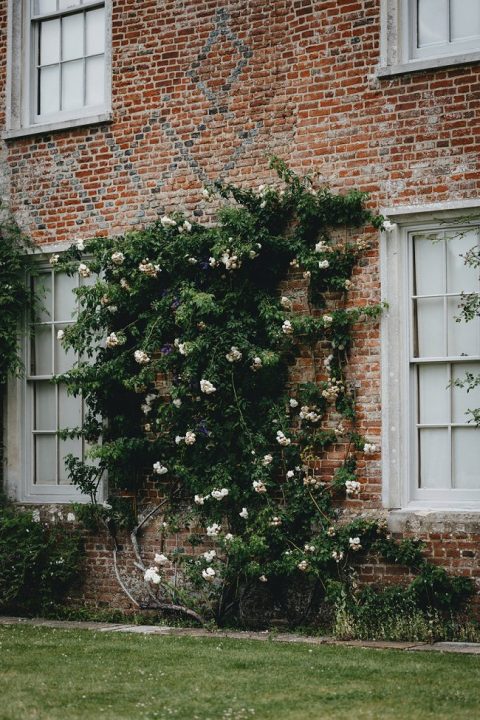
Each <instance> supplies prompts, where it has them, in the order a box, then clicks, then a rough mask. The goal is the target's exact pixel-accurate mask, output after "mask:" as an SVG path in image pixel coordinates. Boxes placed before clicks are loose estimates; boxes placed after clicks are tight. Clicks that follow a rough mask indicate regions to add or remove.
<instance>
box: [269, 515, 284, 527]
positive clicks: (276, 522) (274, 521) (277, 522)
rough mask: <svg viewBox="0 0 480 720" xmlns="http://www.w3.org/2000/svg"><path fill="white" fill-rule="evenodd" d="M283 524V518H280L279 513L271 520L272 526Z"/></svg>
mask: <svg viewBox="0 0 480 720" xmlns="http://www.w3.org/2000/svg"><path fill="white" fill-rule="evenodd" d="M281 524H282V518H279V517H278V516H277V515H275V516H274V517H273V518H272V519H271V520H270V522H269V525H270V526H271V527H280V525H281Z"/></svg>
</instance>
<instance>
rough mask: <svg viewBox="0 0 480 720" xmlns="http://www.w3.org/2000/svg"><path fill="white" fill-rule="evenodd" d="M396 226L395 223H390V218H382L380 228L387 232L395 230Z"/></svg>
mask: <svg viewBox="0 0 480 720" xmlns="http://www.w3.org/2000/svg"><path fill="white" fill-rule="evenodd" d="M396 227H397V224H396V223H392V222H391V221H390V220H384V221H383V225H382V230H385V232H387V233H391V232H393V231H394V230H395V228H396Z"/></svg>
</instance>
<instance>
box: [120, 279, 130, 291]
mask: <svg viewBox="0 0 480 720" xmlns="http://www.w3.org/2000/svg"><path fill="white" fill-rule="evenodd" d="M120 287H121V288H122V289H123V290H130V285H129V284H128V280H127V279H126V278H120Z"/></svg>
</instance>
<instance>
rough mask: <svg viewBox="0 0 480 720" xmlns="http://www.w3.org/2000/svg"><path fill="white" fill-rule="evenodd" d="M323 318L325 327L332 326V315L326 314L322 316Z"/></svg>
mask: <svg viewBox="0 0 480 720" xmlns="http://www.w3.org/2000/svg"><path fill="white" fill-rule="evenodd" d="M322 320H323V327H326V328H327V327H330V325H331V324H332V323H333V317H332V316H331V315H324V316H323V317H322Z"/></svg>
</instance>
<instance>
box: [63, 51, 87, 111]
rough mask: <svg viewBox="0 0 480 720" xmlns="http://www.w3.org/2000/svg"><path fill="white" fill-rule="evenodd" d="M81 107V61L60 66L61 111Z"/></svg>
mask: <svg viewBox="0 0 480 720" xmlns="http://www.w3.org/2000/svg"><path fill="white" fill-rule="evenodd" d="M82 106H83V60H74V61H73V62H68V63H65V64H64V65H62V110H75V108H79V107H82Z"/></svg>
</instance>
